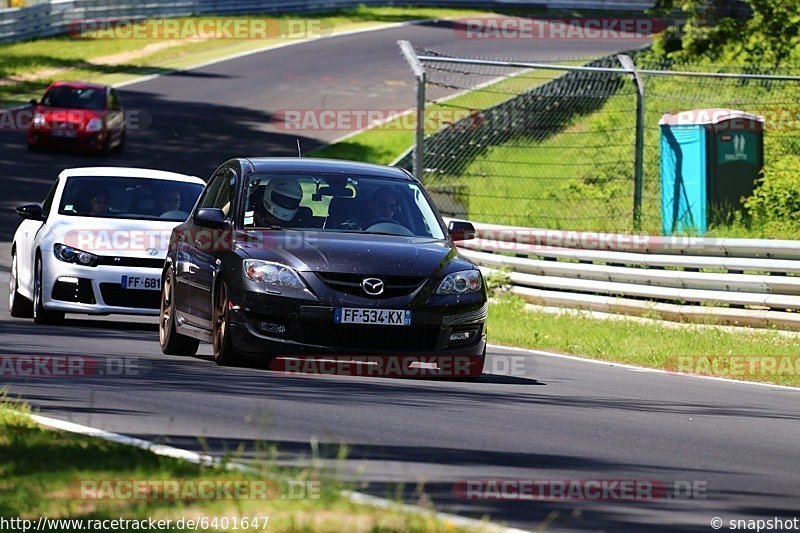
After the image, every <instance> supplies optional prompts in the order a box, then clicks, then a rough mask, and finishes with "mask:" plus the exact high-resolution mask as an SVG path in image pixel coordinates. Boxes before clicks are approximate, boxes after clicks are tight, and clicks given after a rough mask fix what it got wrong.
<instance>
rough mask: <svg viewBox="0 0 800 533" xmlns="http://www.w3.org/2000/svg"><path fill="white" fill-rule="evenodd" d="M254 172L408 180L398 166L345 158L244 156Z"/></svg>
mask: <svg viewBox="0 0 800 533" xmlns="http://www.w3.org/2000/svg"><path fill="white" fill-rule="evenodd" d="M243 159H247V160H248V161H250V163H252V164H253V167H255V170H256V172H259V173H260V172H309V173H341V174H357V175H360V176H371V177H383V178H394V179H402V180H408V181H410V180H411V179H412V178H411V177H409V175H408V174H406V172H405V171H404V170H402V169H400V168H398V167H387V166H384V165H374V164H372V163H360V162H357V161H348V160H345V159H318V158H313V157H246V158H243Z"/></svg>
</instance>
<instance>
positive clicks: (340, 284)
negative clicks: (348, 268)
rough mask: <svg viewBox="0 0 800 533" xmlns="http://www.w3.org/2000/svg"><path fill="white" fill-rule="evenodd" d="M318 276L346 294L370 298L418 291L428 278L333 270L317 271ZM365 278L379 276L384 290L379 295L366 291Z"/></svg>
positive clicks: (403, 294) (390, 296)
mask: <svg viewBox="0 0 800 533" xmlns="http://www.w3.org/2000/svg"><path fill="white" fill-rule="evenodd" d="M317 276H319V278H320V279H321V280H322V281H323V282H324V283H325V284H326V285H328V286H329V287H330V288H332V289H334V290H336V291H339V292H343V293H346V294H353V295H356V296H367V297H369V298H395V297H397V296H406V295H408V294H411V293H413V292H414V291H416V290H417V289H418V288H419V287H420V286H421V285H422V284H423V283H425V280H426V278H421V277H412V276H371V275H366V274H338V273H333V272H317ZM364 278H378V279H380V280H381V281H383V283H384V284H385V285H384V290H383V292H382V293H381V294H379V295H378V296H373V295H371V294H367V293H365V292H364V289H362V288H361V282H362V281H363V280H364Z"/></svg>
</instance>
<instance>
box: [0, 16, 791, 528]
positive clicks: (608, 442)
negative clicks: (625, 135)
mask: <svg viewBox="0 0 800 533" xmlns="http://www.w3.org/2000/svg"><path fill="white" fill-rule="evenodd" d="M398 38H408V39H410V40H411V41H412V42H414V43H415V44H417V45H426V46H429V47H431V48H436V49H439V50H442V51H448V52H460V53H463V54H473V55H483V56H496V57H518V58H523V59H548V58H554V57H565V56H574V57H583V56H588V55H598V54H602V53H607V52H610V51H613V50H614V49H623V48H630V47H631V46H630V45H631V43H630V42H624V43H621V44H620V43H614V42H600V43H597V42H594V43H586V42H564V41H562V42H537V43H535V46H532V44H531V43H530V42H508V41H502V42H489V43H486V42H484V43H474V42H470V41H464V40H461V39H457V38H455V37H454V35H453V33H452V30H450V29H449V28H447V27H443V26H441V25H435V24H427V25H421V26H412V27H406V28H401V29H393V30H386V31H382V32H374V33H366V34H359V35H353V36H349V37H337V38H333V39H329V40H326V41H321V42H318V43H309V44H302V45H297V46H293V47H289V48H284V49H281V50H276V51H272V52H267V53H263V54H257V55H253V56H248V57H245V58H242V59H238V60H235V61H230V62H225V63H220V64H217V65H213V66H210V67H207V68H203V69H200V70H196V71H191V72H185V73H180V74H171V75H166V76H163V77H160V78H157V79H154V80H150V81H146V82H143V83H139V84H135V85H131V86H128V87H126V88H125V89H124V90H123V97H124V99H125V102H126V104H127V106H128V107H129V108H139V109H146V110H148V111H149V112H151V113H152V116H153V117H154V121H153V125H152V127H151V128H149V129H148V130H145V131H138V132H133V133H132V134H131V135H130V137H129V145H128V147H127V149H126V151H125V153H124V154H122V155H121V156H114V157H112V158H110V159H109V160H108V161H103V160H99V159H98V158H88V157H82V156H77V155H70V154H30V153H28V152H26V150H25V148H24V146H23V144H22V143H23V142H24V140H23V137H22V136H21V135H20V134H18V133H8V132H6V133H0V169H2V179H3V180H4V182H5V185H6V186H5V187H4V194H3V195H2V202H3V208H4V209H3V212H2V216H0V229H1V230H2V238H1V239H0V241H6V242H7V241H8V240H10V237H11V234H12V232H13V229H14V227H15V226H16V224H17V220H16V219H15V218H14V215H13V212H11V211H10V210H9V209H8V208H10V207H13V206H14V205H17V204H19V203H23V202H27V201H37V200H39V199H41V197H42V196H43V195H44V193H45V192H46V189H47V187H48V185H49V183H50V182H51V181H52V180H53V179H54V177H55V175H56V174H57V172H58V171H59V170H60V169H61V168H64V167H67V166H82V165H87V164H89V165H93V164H107V163H108V164H113V165H137V166H152V167H156V168H164V169H169V170H177V171H183V172H189V173H195V174H197V175H200V176H208V175H209V174H210V173H211V171H212V170H213V169H214V168H215V166H216V165H217V164H219V163H220V162H222V161H223V160H225V159H226V158H227V157H229V156H236V155H283V154H291V153H292V151H293V149H294V148H293V147H294V143H295V138H296V135H287V134H286V133H285V132H281V131H277V130H276V129H275V128H274V127H272V126H269V125H268V122H269V120H268V119H269V117H270V113H271V112H274V110H276V109H286V108H291V107H293V106H294V107H299V106H302V107H305V108H323V107H327V108H346V107H347V106H353V105H354V102H356V103H357V104H358V105H359V108H371V107H373V106H374V107H377V108H379V109H380V108H398V107H400V108H402V107H409V106H411V105H412V103H413V98H414V95H413V85H412V82H411V80H410V76H409V74H408V72H407V69H406V68H405V65H404V63H403V61H402V59H401V58H400V56H399V54H398V53H397V51H396V48H395V45H394V42H395V41H396V40H397V39H398ZM633 44H639V43H633ZM386 80H398V81H400V82H404V83H386ZM340 134H341V132H315V133H314V134H310V135H308V136H307V138H305V139H303V142H304V144H305V146H306V147H307V149H310V148H312V147H313V146H317V145H319V144H321V143H324V142H327V141H330V140H331V139H332V138H333V137H336V136H338V135H340ZM0 255H2V256H3V262H2V265H0V282H2V287H3V288H2V290H1V291H0V296H1V297H2V309H0V317H2V318H0V339H2V344H3V348H2V350H3V353H4V354H6V355H8V354H33V355H42V354H59V355H74V356H85V357H91V358H96V359H97V360H99V361H103V360H109V359H115V358H135V360H136V361H137V363H138V365H139V367H141V371H137V372H130V373H129V375H123V376H116V375H108V373H106V375H99V374H93V375H86V376H81V377H71V378H46V377H37V378H24V377H15V378H8V377H7V376H2V377H0V380H2V381H0V383H3V384H7V385H8V387H9V392H10V394H11V395H12V396H19V397H21V398H23V399H24V400H26V401H28V402H29V403H31V404H32V405H33V406H34V407H36V408H37V409H39V410H40V412H41V413H42V414H43V415H45V416H50V417H55V418H60V419H64V420H69V421H73V422H76V423H80V424H86V425H90V426H93V427H99V428H102V429H106V430H109V431H114V432H119V433H123V434H126V435H132V436H137V437H143V438H146V439H150V440H156V441H159V442H164V443H168V444H171V445H173V446H178V447H183V448H188V449H194V450H201V447H200V445H199V443H198V440H197V437H203V438H204V439H205V441H206V445H207V446H210V450H211V451H212V452H213V453H217V454H224V453H226V452H227V451H230V450H234V449H236V448H237V447H238V446H239V445H242V446H243V447H244V449H245V456H244V458H243V459H244V460H247V459H248V458H251V457H255V454H256V452H255V451H254V449H255V448H256V446H257V444H258V443H263V442H265V441H266V442H269V443H273V444H275V445H277V447H278V449H279V451H280V458H281V460H282V461H287V462H300V463H303V462H304V461H306V460H307V459H308V458H309V457H310V456H311V446H310V442H311V441H312V440H314V439H316V440H318V441H319V442H321V443H322V446H321V451H322V455H323V456H324V457H328V458H329V459H330V460H329V461H328V464H329V465H332V466H334V465H335V463H336V462H335V460H334V459H333V458H334V457H335V455H336V453H337V451H338V446H339V445H340V444H347V446H348V448H349V455H348V459H347V461H346V462H345V463H344V464H343V465H340V467H341V468H342V469H343V472H344V473H345V474H346V475H347V476H349V477H350V478H351V479H352V478H355V479H358V480H360V481H361V482H362V483H361V484H360V486H359V490H362V491H364V492H368V493H370V494H374V495H378V496H384V495H387V494H390V495H393V494H396V491H397V486H398V484H401V485H402V486H403V487H404V489H403V493H404V494H405V496H406V498H407V500H408V501H410V502H412V503H413V502H414V501H416V499H417V494H416V490H417V488H418V487H420V486H424V491H425V493H426V494H427V495H428V497H429V499H430V500H431V501H432V502H433V503H434V504H435V505H436V507H437V509H439V510H443V511H449V512H455V513H458V514H461V515H464V516H472V517H482V516H486V515H488V516H490V517H491V518H492V519H493V520H495V521H499V522H505V523H507V524H509V525H514V526H517V527H522V528H525V529H534V528H536V527H537V526H541V525H543V524H548V527H549V528H550V529H551V530H563V531H569V530H585V529H591V530H606V531H620V530H630V531H639V530H642V529H645V528H648V529H659V530H676V531H678V530H680V531H708V530H709V528H710V520H711V519H712V517H720V518H722V519H723V520H724V521H726V524H727V521H728V520H730V519H734V518H742V519H759V518H761V519H767V518H772V517H774V516H777V517H783V518H791V517H792V516H794V515H795V514H797V502H798V501H799V498H800V467H799V466H798V462H797V458H798V454H799V453H800V424H798V419H800V403H799V402H798V400H799V399H800V397H799V396H798V392H795V391H791V390H786V389H780V388H777V387H760V386H754V385H748V384H735V383H726V382H716V381H708V380H701V379H696V378H689V377H683V376H675V375H668V374H657V373H651V372H637V371H634V370H631V369H626V368H621V367H618V366H612V365H598V364H590V363H586V362H581V361H575V360H571V359H563V358H553V357H549V356H546V355H543V354H535V353H522V352H518V351H510V350H506V349H501V348H491V349H490V350H489V358H488V362H487V373H485V374H484V376H483V377H482V378H481V379H480V381H478V382H476V383H456V382H447V381H432V380H397V379H386V378H373V377H341V376H325V375H310V374H307V375H287V374H280V373H276V372H272V371H270V370H267V369H265V368H263V367H261V366H260V365H258V364H257V363H253V364H251V365H249V366H248V367H245V368H233V369H231V368H219V367H217V366H216V365H215V364H214V363H213V362H212V361H210V360H209V358H208V357H209V353H210V352H209V349H208V347H206V346H204V347H202V348H201V352H200V355H198V356H197V357H193V358H180V357H166V356H163V355H161V354H160V351H159V348H158V340H157V331H156V327H155V321H154V320H151V319H137V320H128V319H125V318H124V317H122V318H119V317H115V318H113V319H104V318H100V319H86V318H79V319H78V318H72V319H70V320H68V321H67V323H66V324H65V325H63V326H51V327H36V326H34V325H33V324H32V323H31V322H30V321H27V320H16V319H11V318H9V317H8V314H7V301H8V300H7V287H8V285H7V281H8V259H7V258H8V245H7V244H5V245H2V244H0ZM653 342H658V340H657V339H653ZM115 360H116V359H115ZM101 366H102V365H101ZM509 367H513V368H514V371H513V372H509V371H508V369H509ZM205 449H206V448H202V450H205ZM496 478H506V479H527V480H531V479H536V480H650V481H653V482H655V483H657V484H663V485H664V486H666V487H668V488H669V487H673V486H674V485H675V483H676V482H677V483H678V484H679V485H680V486H685V484H686V482H688V483H689V484H695V485H696V486H697V487H700V488H701V489H704V491H705V492H704V493H702V492H701V493H699V494H695V496H696V497H695V498H692V499H677V498H658V499H653V500H646V501H630V500H625V501H592V500H588V501H577V500H567V501H564V500H561V501H494V500H464V499H461V498H459V497H458V496H457V495H456V494H455V493H454V491H453V488H454V484H455V483H458V482H459V481H463V480H476V479H484V480H485V479H496ZM725 527H726V528H727V525H726V526H725Z"/></svg>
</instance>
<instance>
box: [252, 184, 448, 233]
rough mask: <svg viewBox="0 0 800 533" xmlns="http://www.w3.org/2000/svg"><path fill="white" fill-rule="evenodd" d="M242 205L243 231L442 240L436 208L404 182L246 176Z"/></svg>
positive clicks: (415, 185) (411, 185) (419, 191)
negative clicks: (300, 231)
mask: <svg viewBox="0 0 800 533" xmlns="http://www.w3.org/2000/svg"><path fill="white" fill-rule="evenodd" d="M298 186H299V187H298ZM298 191H299V195H300V199H299V204H298V203H297V199H296V196H297V195H298ZM293 200H294V202H293ZM243 202H244V212H243V213H242V217H241V220H240V223H241V224H242V225H243V226H244V227H245V228H263V227H266V228H272V227H283V228H292V229H317V230H322V231H340V232H355V233H384V234H390V235H409V236H419V237H433V238H436V239H443V238H445V236H444V232H443V231H442V228H441V226H440V225H439V221H438V219H437V217H436V214H435V213H436V212H435V209H434V208H433V207H432V206H431V204H430V203H429V202H428V200H427V198H426V197H425V195H424V193H423V191H422V189H421V188H420V186H419V185H418V184H416V183H413V182H409V181H405V180H394V179H382V178H374V177H363V176H350V177H346V176H342V175H340V174H321V175H308V174H297V175H293V174H287V173H276V174H273V175H257V174H256V175H251V176H249V177H248V180H247V183H246V185H245V194H244V198H243Z"/></svg>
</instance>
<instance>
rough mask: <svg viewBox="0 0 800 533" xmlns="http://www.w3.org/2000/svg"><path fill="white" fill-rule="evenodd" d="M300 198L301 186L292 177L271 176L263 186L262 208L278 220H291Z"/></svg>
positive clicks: (301, 193)
mask: <svg viewBox="0 0 800 533" xmlns="http://www.w3.org/2000/svg"><path fill="white" fill-rule="evenodd" d="M302 199H303V188H302V187H300V184H299V183H298V182H297V180H296V179H294V178H280V177H279V178H272V179H271V180H269V183H267V186H266V187H265V188H264V208H265V209H266V210H267V212H268V213H269V214H270V215H272V216H274V217H275V218H277V219H278V220H283V221H287V220H291V219H292V217H294V215H295V213H297V208H298V207H300V200H302Z"/></svg>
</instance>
